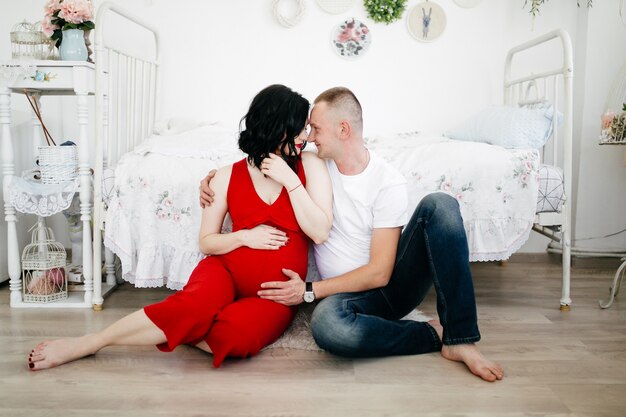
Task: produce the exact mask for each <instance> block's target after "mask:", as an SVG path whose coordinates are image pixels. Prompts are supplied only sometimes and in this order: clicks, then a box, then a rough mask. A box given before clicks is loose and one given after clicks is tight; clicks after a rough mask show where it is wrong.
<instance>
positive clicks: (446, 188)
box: [440, 181, 452, 191]
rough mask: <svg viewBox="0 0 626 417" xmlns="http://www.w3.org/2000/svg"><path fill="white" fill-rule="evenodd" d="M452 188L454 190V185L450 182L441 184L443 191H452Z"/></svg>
mask: <svg viewBox="0 0 626 417" xmlns="http://www.w3.org/2000/svg"><path fill="white" fill-rule="evenodd" d="M450 188H452V183H451V182H450V181H444V182H442V183H441V187H440V189H442V190H443V191H450Z"/></svg>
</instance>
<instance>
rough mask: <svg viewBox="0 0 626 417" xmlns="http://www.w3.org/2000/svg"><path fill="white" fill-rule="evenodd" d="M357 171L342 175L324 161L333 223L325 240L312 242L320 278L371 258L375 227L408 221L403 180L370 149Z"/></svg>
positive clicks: (348, 269) (346, 270)
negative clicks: (327, 174) (330, 196)
mask: <svg viewBox="0 0 626 417" xmlns="http://www.w3.org/2000/svg"><path fill="white" fill-rule="evenodd" d="M369 153H370V161H369V163H368V165H367V167H366V168H365V170H363V172H361V173H360V174H357V175H343V174H342V173H340V172H339V169H337V165H336V164H335V162H334V161H333V160H332V159H327V160H326V166H327V167H328V172H329V173H330V179H331V181H332V186H333V226H332V228H331V229H330V235H329V237H328V240H327V241H326V242H324V243H322V244H319V245H314V252H315V262H316V264H317V269H318V271H319V273H320V276H321V277H322V279H326V278H333V277H336V276H337V275H341V274H344V273H346V272H349V271H352V270H354V269H356V268H359V267H361V266H363V265H366V264H367V263H368V262H369V259H370V242H371V240H372V232H373V229H375V228H389V227H401V226H404V225H405V224H406V223H407V220H408V219H407V216H408V212H407V206H408V198H407V191H406V179H405V178H404V177H403V176H402V174H400V173H399V172H398V171H397V170H396V169H395V168H393V167H392V166H391V165H389V164H388V163H387V162H386V161H385V160H384V159H382V158H381V157H379V156H378V155H376V154H375V153H374V152H372V151H371V150H370V151H369Z"/></svg>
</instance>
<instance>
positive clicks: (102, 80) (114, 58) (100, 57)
mask: <svg viewBox="0 0 626 417" xmlns="http://www.w3.org/2000/svg"><path fill="white" fill-rule="evenodd" d="M111 13H116V14H118V15H120V16H123V17H125V18H126V19H128V20H129V21H130V22H133V23H135V24H136V25H138V26H139V27H142V28H144V29H145V30H148V31H150V32H152V34H153V36H154V47H155V51H156V52H155V56H154V58H153V59H147V60H146V59H145V58H140V57H138V56H136V55H131V54H128V53H126V52H122V51H119V50H116V49H114V48H112V47H111V46H109V45H108V43H107V42H106V39H104V37H103V31H104V29H105V28H106V23H107V16H109V15H110V14H111ZM97 22H98V26H97V28H96V39H95V53H96V115H97V116H96V166H95V175H94V225H95V226H94V242H93V243H94V244H93V248H94V255H93V261H94V294H93V304H94V309H96V310H99V309H101V308H102V303H103V297H102V275H101V274H102V268H101V265H102V255H101V254H102V229H101V227H102V226H103V218H104V206H103V201H102V175H103V170H104V169H105V168H106V167H108V166H113V165H114V164H115V163H116V162H117V161H118V159H119V158H120V157H121V155H122V154H123V153H124V152H126V151H129V150H131V149H133V147H134V146H135V145H136V144H138V143H140V142H141V141H142V140H143V139H145V138H146V137H147V136H148V135H149V134H150V133H151V131H152V128H153V125H154V119H155V112H156V86H157V83H156V80H157V72H158V33H157V31H156V29H154V28H153V27H152V26H151V25H150V24H148V23H145V22H143V21H142V19H140V18H138V17H135V16H133V14H132V13H128V12H127V11H125V10H123V9H122V8H120V7H119V6H117V5H115V4H113V3H110V2H105V3H103V4H102V5H101V6H100V8H99V9H98V14H97ZM555 38H556V39H559V40H560V42H561V46H562V50H563V61H562V65H561V66H559V67H557V68H554V69H552V70H549V71H545V72H542V73H539V74H532V75H529V76H524V77H521V78H516V79H513V78H512V72H511V70H512V68H513V64H512V61H513V58H514V57H515V56H516V55H517V54H518V53H520V52H523V51H526V50H528V49H530V48H533V47H535V46H537V45H540V44H542V43H544V42H548V41H550V40H553V39H555ZM146 73H147V77H146ZM572 80H573V63H572V47H571V41H570V38H569V35H568V34H567V32H565V31H563V30H555V31H552V32H550V33H547V34H545V35H543V36H540V37H538V38H536V39H533V40H531V41H529V42H526V43H524V44H522V45H519V46H517V47H515V48H512V49H511V50H510V51H509V52H508V55H507V58H506V64H505V74H504V101H505V104H507V105H515V106H517V105H524V104H532V103H537V102H541V101H544V100H547V99H549V101H550V102H551V103H552V104H553V105H554V109H555V114H557V113H556V112H557V109H558V108H559V106H558V104H559V100H558V98H559V91H560V90H559V85H560V84H562V85H563V90H562V92H563V106H562V108H563V125H562V127H563V132H561V133H560V132H559V129H558V128H559V126H558V124H557V122H556V121H557V117H556V116H555V117H554V118H553V120H554V121H553V135H552V146H553V150H552V156H553V158H552V160H551V164H552V165H557V163H559V162H560V165H559V166H561V167H562V169H563V173H564V179H565V181H564V182H565V183H564V187H565V192H566V196H567V198H569V199H570V201H571V198H572V185H571V184H572V183H571V179H572V109H573V105H572ZM123 87H126V88H125V89H124V88H123ZM531 92H534V95H533V96H532V97H531ZM122 93H123V94H122ZM109 115H114V117H115V122H114V126H113V128H111V120H110V118H109ZM146 116H147V117H146ZM559 143H561V147H562V152H561V153H560V152H559ZM559 154H561V155H562V158H561V160H560V161H559V160H558V158H557V156H558V155H559ZM570 225H571V207H570V204H569V202H566V204H564V205H563V207H562V209H561V211H560V212H557V213H540V214H538V215H537V217H536V219H535V226H534V227H533V230H535V231H537V232H539V233H541V234H543V235H545V236H547V237H549V238H551V239H553V240H555V241H558V242H560V243H561V244H562V246H563V283H562V293H561V300H560V304H561V309H562V310H567V309H569V305H570V304H571V299H570ZM104 269H105V271H106V282H107V284H108V286H114V285H115V283H116V277H115V268H114V255H113V253H112V252H111V251H110V250H108V249H106V250H105V267H104Z"/></svg>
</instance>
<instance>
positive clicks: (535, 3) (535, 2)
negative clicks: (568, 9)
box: [523, 0, 593, 17]
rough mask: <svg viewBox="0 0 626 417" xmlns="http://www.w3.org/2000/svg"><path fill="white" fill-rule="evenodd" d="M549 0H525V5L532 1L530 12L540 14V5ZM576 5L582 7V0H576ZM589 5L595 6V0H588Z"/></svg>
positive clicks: (534, 14) (535, 14)
mask: <svg viewBox="0 0 626 417" xmlns="http://www.w3.org/2000/svg"><path fill="white" fill-rule="evenodd" d="M546 1H548V0H524V6H523V7H526V6H527V5H528V3H529V2H530V12H529V13H530V14H532V15H533V17H534V16H537V15H538V14H539V7H540V6H541V5H542V4H544V3H545V2H546ZM576 5H577V6H578V7H580V0H576ZM587 7H593V0H587Z"/></svg>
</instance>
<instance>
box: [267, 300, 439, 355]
mask: <svg viewBox="0 0 626 417" xmlns="http://www.w3.org/2000/svg"><path fill="white" fill-rule="evenodd" d="M313 308H314V306H313V305H310V304H307V305H301V306H300V309H299V310H298V314H296V318H295V319H294V320H293V322H292V323H291V326H289V328H288V329H287V331H285V333H284V334H283V335H282V336H281V337H280V339H278V340H277V341H275V342H274V343H272V344H271V345H269V346H267V347H266V348H265V349H275V348H283V349H300V350H317V351H321V350H322V349H320V348H319V346H317V344H316V343H315V340H313V335H312V334H311V313H312V312H313ZM431 319H432V317H429V316H427V315H425V314H424V313H422V312H421V311H419V310H413V311H412V312H411V313H409V314H408V315H407V316H406V317H404V318H403V319H402V320H414V321H428V320H431Z"/></svg>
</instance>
